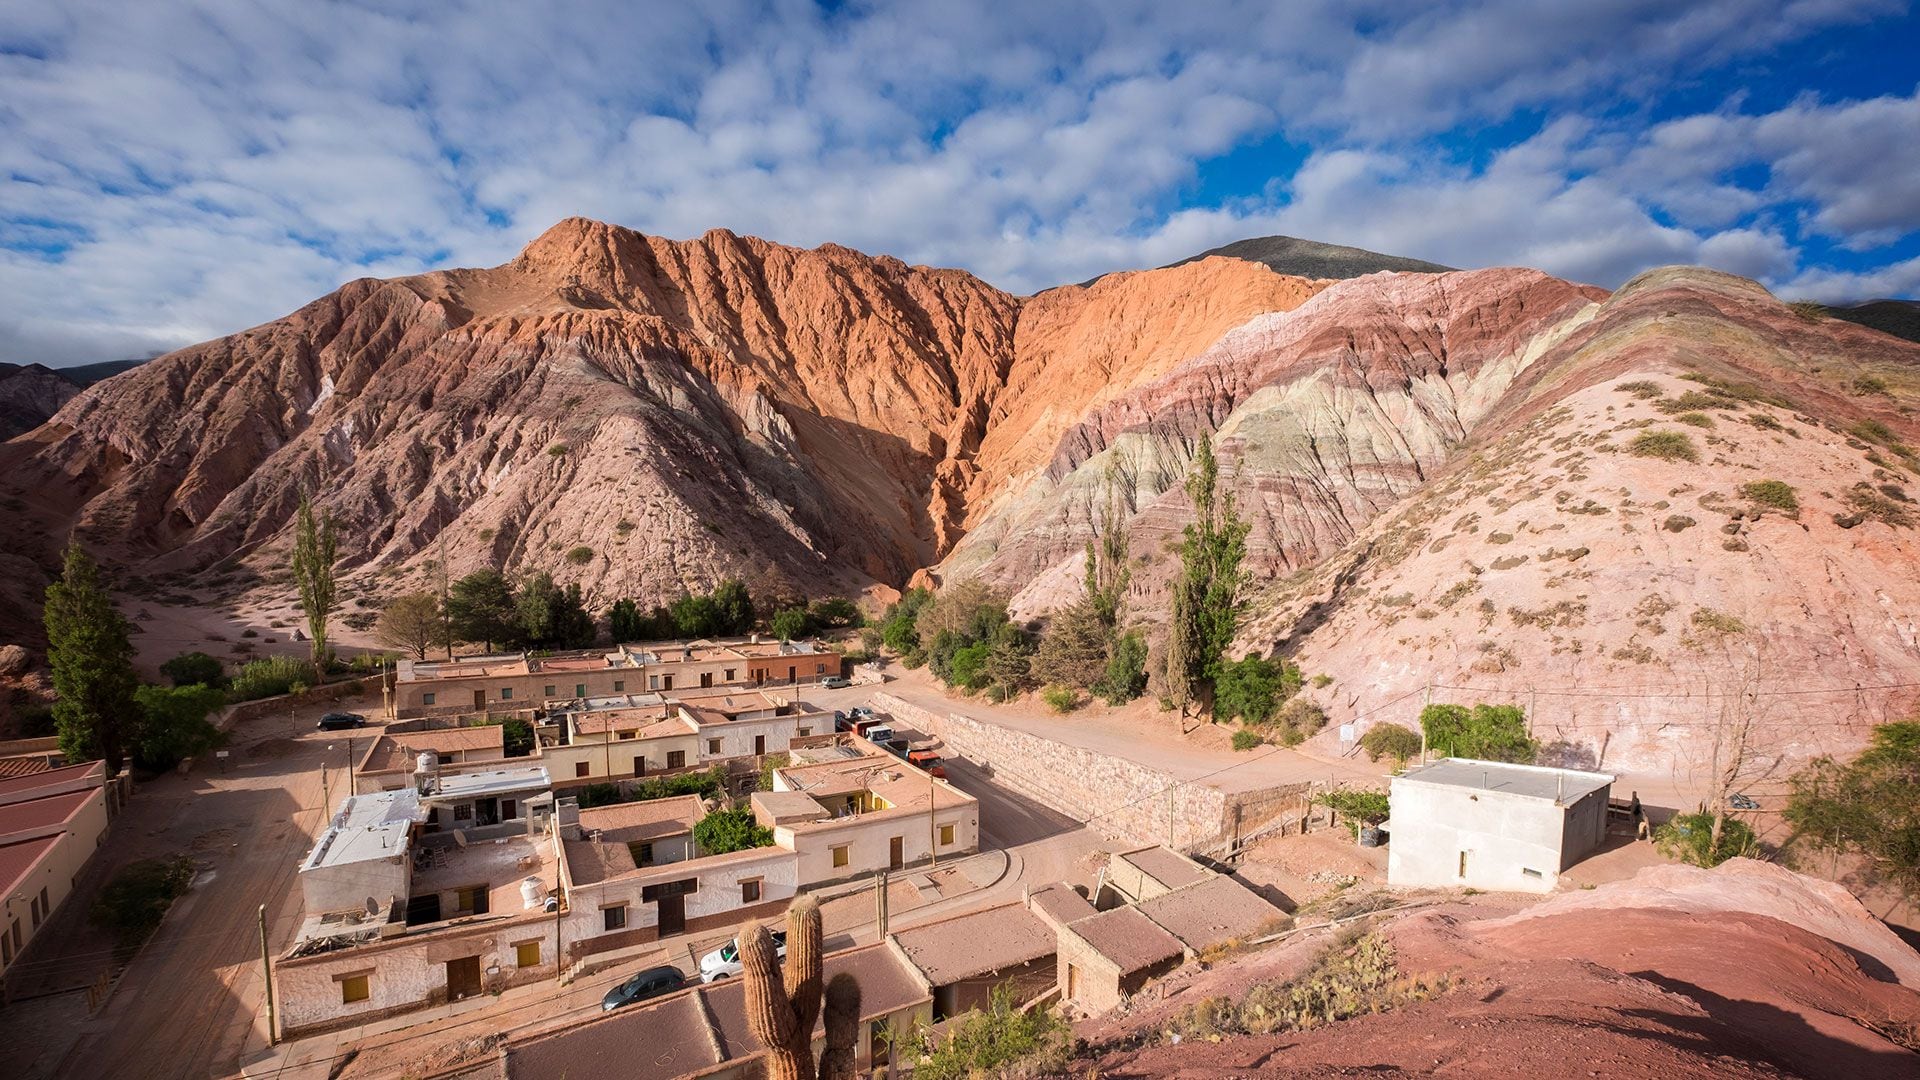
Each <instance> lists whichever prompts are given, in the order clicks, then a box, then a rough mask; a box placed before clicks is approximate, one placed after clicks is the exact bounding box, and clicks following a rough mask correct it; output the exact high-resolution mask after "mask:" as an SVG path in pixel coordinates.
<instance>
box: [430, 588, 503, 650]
mask: <svg viewBox="0 0 1920 1080" xmlns="http://www.w3.org/2000/svg"><path fill="white" fill-rule="evenodd" d="M447 623H448V625H449V626H450V627H451V628H452V633H453V636H454V637H455V638H456V639H458V640H460V641H477V642H479V643H480V644H481V645H483V646H485V647H486V648H487V649H488V650H492V648H493V647H494V646H495V645H496V644H498V645H504V644H506V643H507V642H509V641H512V640H513V638H514V635H515V633H516V630H515V620H514V603H513V586H512V585H511V584H509V583H508V582H507V578H506V575H504V574H502V573H501V572H500V571H498V570H495V569H493V568H491V567H488V568H486V569H482V570H475V571H474V572H473V573H471V574H468V575H467V576H465V577H463V578H461V579H460V580H458V581H456V582H454V583H453V587H452V588H451V589H449V590H448V592H447Z"/></svg>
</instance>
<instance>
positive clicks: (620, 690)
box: [613, 679, 627, 694]
mask: <svg viewBox="0 0 1920 1080" xmlns="http://www.w3.org/2000/svg"><path fill="white" fill-rule="evenodd" d="M613 692H614V693H616V694H624V693H626V692H627V681H626V680H625V679H615V680H613Z"/></svg>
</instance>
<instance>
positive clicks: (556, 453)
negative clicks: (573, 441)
mask: <svg viewBox="0 0 1920 1080" xmlns="http://www.w3.org/2000/svg"><path fill="white" fill-rule="evenodd" d="M547 456H548V457H566V456H567V444H566V443H563V442H557V443H554V444H553V445H552V446H549V447H547Z"/></svg>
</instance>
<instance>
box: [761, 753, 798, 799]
mask: <svg viewBox="0 0 1920 1080" xmlns="http://www.w3.org/2000/svg"><path fill="white" fill-rule="evenodd" d="M792 761H793V757H792V755H790V754H766V755H764V756H762V757H761V759H760V787H759V790H761V791H772V790H773V774H774V771H775V770H776V769H784V768H786V767H787V766H788V765H789V764H791V763H792Z"/></svg>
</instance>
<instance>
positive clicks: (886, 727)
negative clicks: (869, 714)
mask: <svg viewBox="0 0 1920 1080" xmlns="http://www.w3.org/2000/svg"><path fill="white" fill-rule="evenodd" d="M860 734H862V735H864V736H866V738H867V741H868V742H871V743H876V744H878V745H880V746H885V745H886V744H887V740H889V739H891V738H893V727H892V725H890V724H869V725H868V726H867V727H866V729H865V730H862V731H861V732H860Z"/></svg>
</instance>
